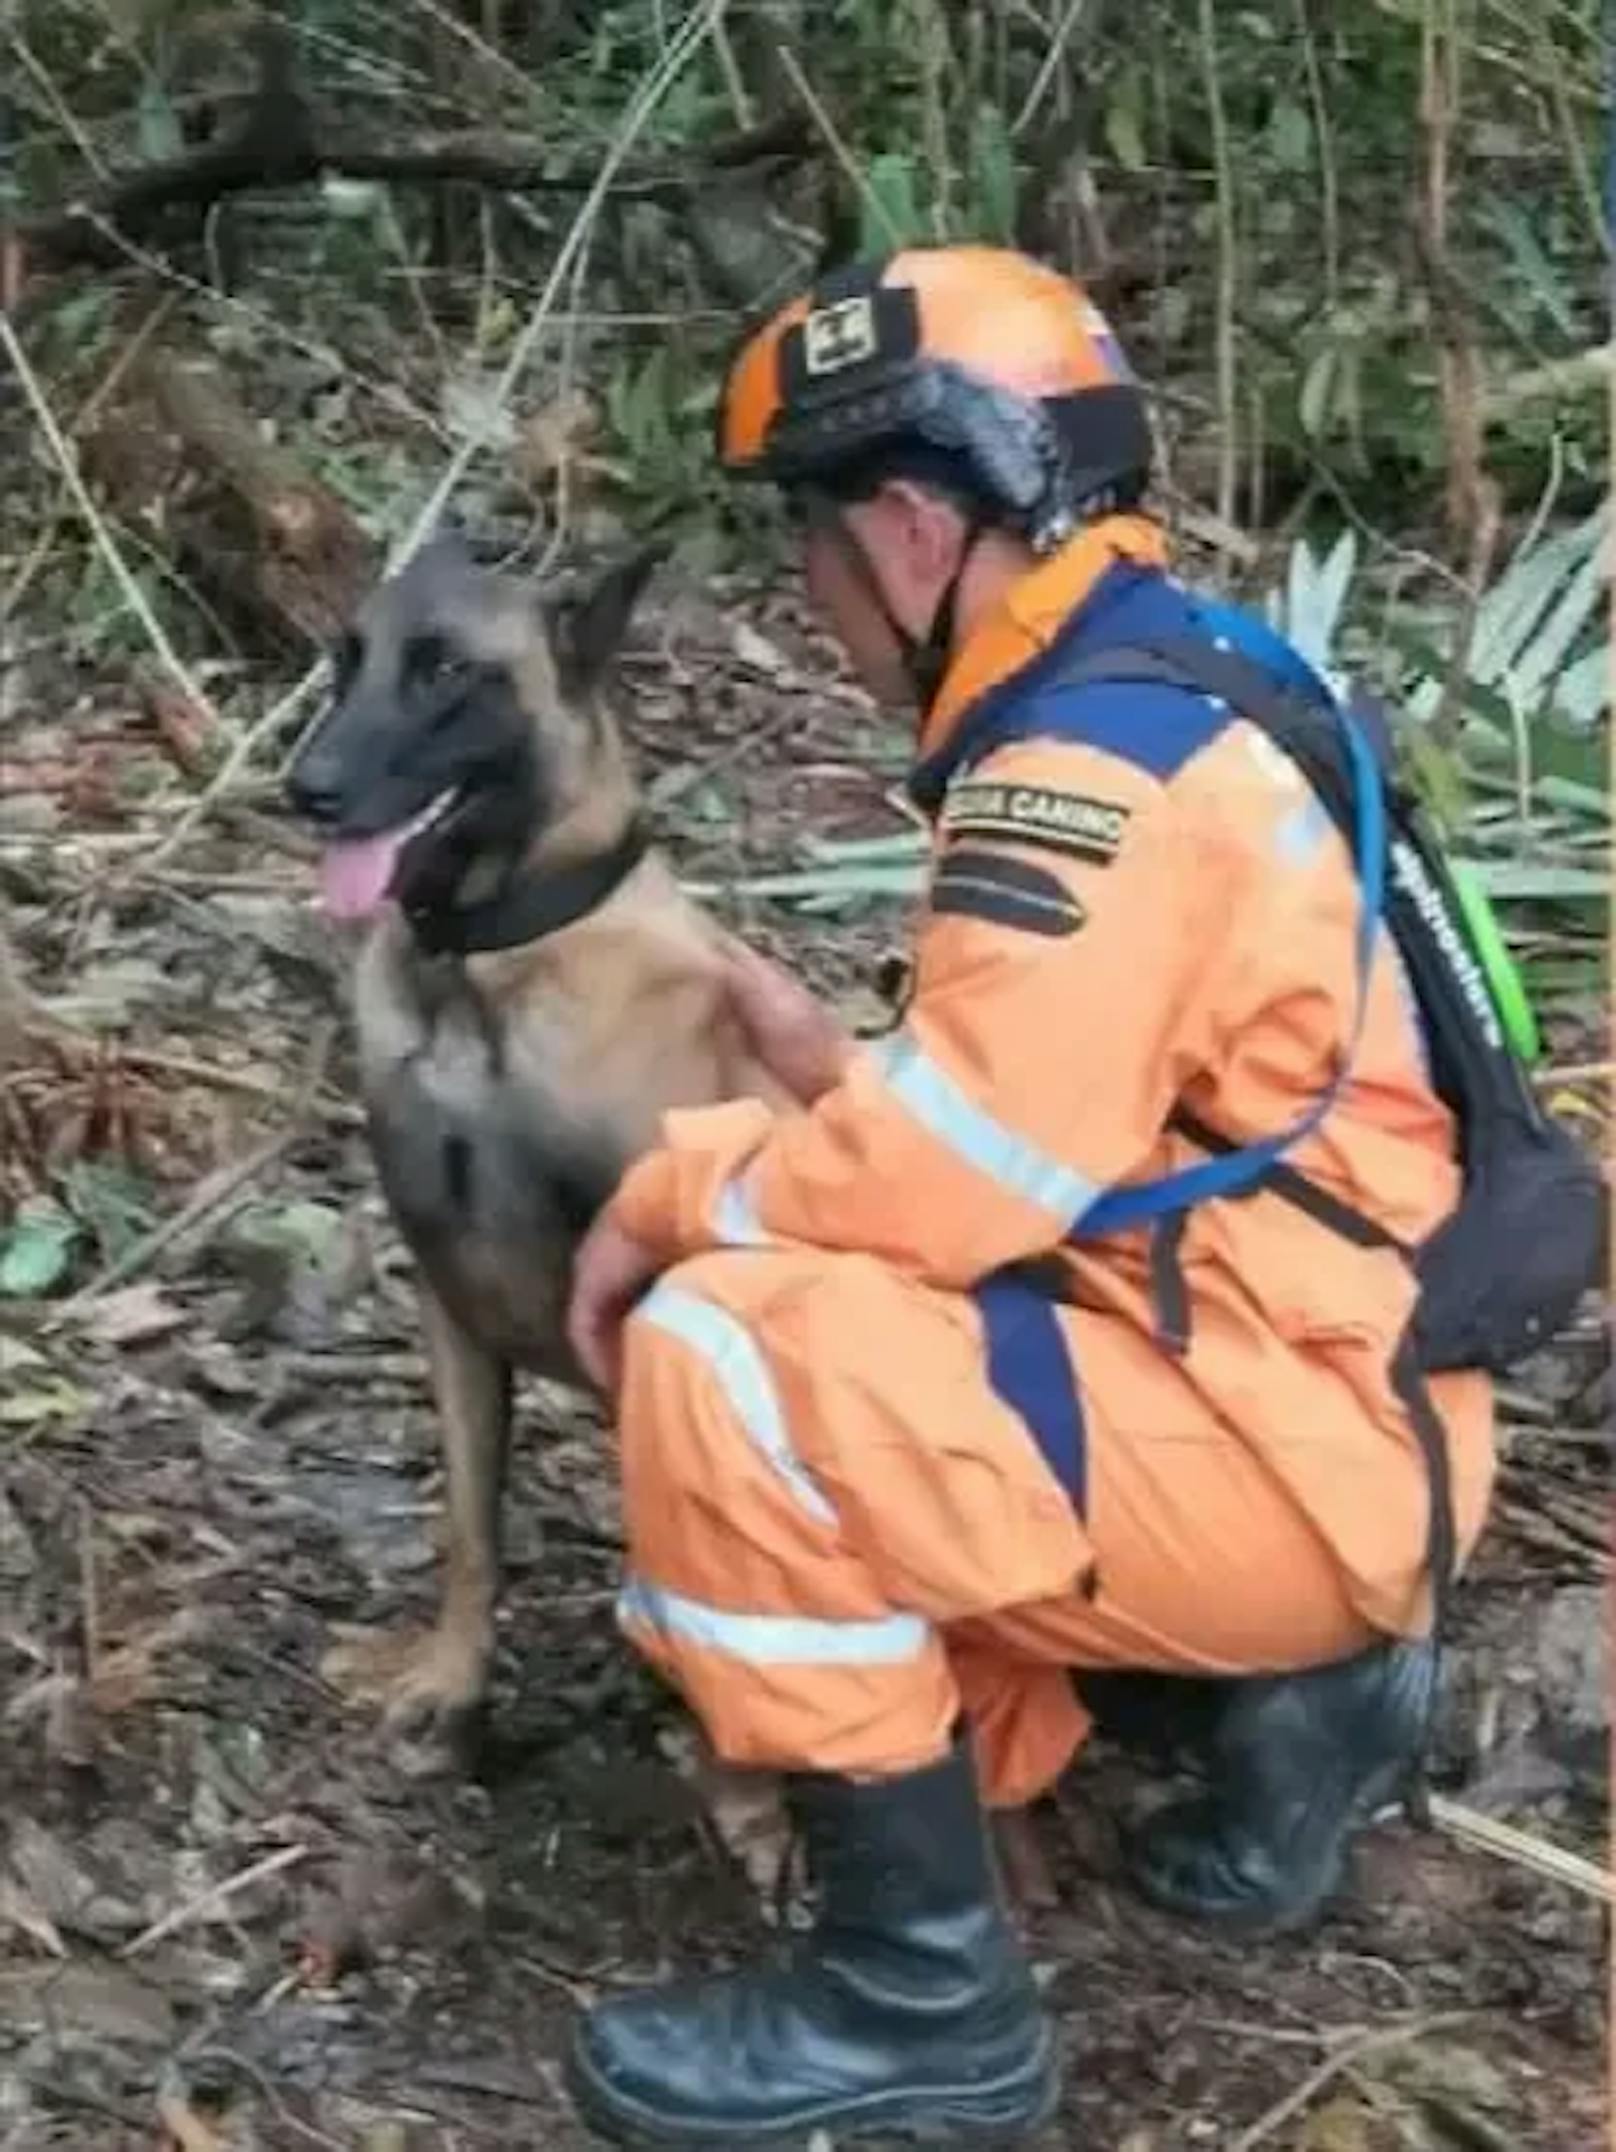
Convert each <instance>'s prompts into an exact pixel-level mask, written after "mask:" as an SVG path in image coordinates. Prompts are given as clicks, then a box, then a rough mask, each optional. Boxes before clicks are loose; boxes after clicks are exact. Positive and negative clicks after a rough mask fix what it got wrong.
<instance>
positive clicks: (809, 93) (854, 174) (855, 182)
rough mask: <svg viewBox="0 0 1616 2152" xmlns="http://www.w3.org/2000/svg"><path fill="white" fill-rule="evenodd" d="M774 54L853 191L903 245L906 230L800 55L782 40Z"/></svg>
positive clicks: (883, 229)
mask: <svg viewBox="0 0 1616 2152" xmlns="http://www.w3.org/2000/svg"><path fill="white" fill-rule="evenodd" d="M775 57H776V58H777V59H778V61H779V62H780V65H781V67H782V68H783V69H784V70H785V73H786V74H787V75H788V76H789V77H790V80H791V87H792V88H793V89H794V90H795V91H796V93H797V95H798V96H799V97H800V98H801V99H802V108H803V110H804V111H805V112H806V113H807V115H808V117H809V118H810V119H811V120H812V121H813V123H814V125H815V126H816V127H817V128H818V129H819V131H820V133H821V134H822V135H823V136H824V138H825V147H826V148H827V149H828V150H829V151H830V153H831V155H832V156H833V157H834V158H835V159H836V162H837V163H838V164H839V165H840V166H841V168H842V170H843V172H844V173H845V174H846V175H847V178H848V181H849V183H850V184H851V186H852V188H853V190H854V192H855V193H856V194H857V196H858V198H859V200H860V201H861V202H862V203H863V204H864V206H865V208H866V209H867V210H868V211H869V213H870V215H871V216H872V217H874V219H875V220H876V222H877V223H878V224H879V225H880V227H881V229H882V231H884V232H885V233H886V235H887V237H888V239H890V240H891V242H892V244H893V245H894V246H900V245H901V244H902V242H903V234H902V233H901V232H900V231H899V230H898V227H897V226H896V225H895V224H894V223H893V221H892V219H891V217H890V216H889V215H888V214H887V205H886V204H885V202H883V201H882V199H881V197H880V195H878V194H877V193H876V191H875V189H874V188H873V187H872V186H871V185H870V183H869V181H868V180H867V179H866V178H865V176H864V173H863V171H862V170H861V168H860V166H859V161H858V159H857V158H856V157H855V156H854V155H853V152H852V151H851V150H850V149H849V148H848V146H847V143H846V142H845V140H844V139H843V137H842V133H841V130H840V128H839V127H838V126H837V125H836V122H835V121H834V120H833V119H832V118H831V116H830V113H829V112H828V111H827V110H826V108H825V104H824V101H823V100H822V99H821V97H820V95H819V92H818V91H817V90H816V89H815V88H814V86H813V84H812V83H811V82H810V81H809V80H808V77H807V76H806V75H805V74H804V73H803V67H802V62H801V61H800V60H799V59H798V58H797V55H796V54H795V53H794V52H793V51H792V49H791V47H790V46H789V45H786V44H782V45H780V46H778V47H777V48H776V52H775Z"/></svg>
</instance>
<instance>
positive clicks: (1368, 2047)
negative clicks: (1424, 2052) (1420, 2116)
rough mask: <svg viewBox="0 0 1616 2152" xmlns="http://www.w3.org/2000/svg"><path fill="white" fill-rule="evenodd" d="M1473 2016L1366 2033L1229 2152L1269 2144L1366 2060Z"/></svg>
mask: <svg viewBox="0 0 1616 2152" xmlns="http://www.w3.org/2000/svg"><path fill="white" fill-rule="evenodd" d="M1473 2015H1474V2013H1473V2012H1472V2011H1469V2010H1443V2011H1439V2012H1437V2014H1436V2015H1435V2016H1433V2017H1422V2018H1415V2019H1414V2020H1413V2021H1412V2022H1411V2023H1409V2024H1406V2025H1386V2026H1382V2027H1381V2028H1380V2029H1379V2030H1378V2031H1376V2032H1366V2033H1364V2034H1363V2035H1362V2036H1361V2037H1360V2038H1359V2039H1356V2040H1349V2041H1346V2042H1344V2043H1343V2044H1342V2045H1341V2046H1340V2047H1338V2048H1336V2050H1335V2051H1334V2053H1333V2054H1329V2055H1326V2056H1325V2058H1324V2060H1323V2061H1322V2062H1321V2063H1320V2064H1319V2066H1318V2068H1317V2069H1315V2070H1310V2071H1309V2072H1308V2074H1307V2076H1306V2077H1304V2078H1303V2080H1302V2082H1301V2083H1300V2084H1299V2085H1298V2086H1297V2087H1296V2089H1295V2090H1294V2091H1293V2092H1287V2093H1286V2095H1285V2097H1284V2098H1283V2099H1282V2100H1276V2101H1275V2102H1274V2104H1273V2106H1272V2107H1270V2108H1269V2109H1268V2111H1267V2113H1266V2114H1263V2115H1260V2116H1259V2117H1258V2118H1257V2120H1256V2121H1255V2122H1254V2123H1253V2124H1252V2125H1251V2127H1250V2129H1247V2130H1242V2131H1241V2133H1240V2135H1239V2136H1238V2137H1236V2138H1235V2139H1234V2140H1233V2141H1232V2142H1231V2144H1230V2146H1229V2152H1255V2147H1256V2146H1258V2145H1260V2144H1266V2143H1267V2142H1268V2140H1269V2138H1270V2137H1272V2136H1274V2135H1275V2134H1276V2132H1277V2131H1279V2130H1282V2129H1283V2128H1284V2126H1285V2124H1286V2123H1287V2122H1289V2121H1290V2119H1291V2117H1292V2116H1293V2115H1299V2114H1300V2113H1301V2112H1302V2110H1303V2109H1304V2108H1305V2107H1308V2106H1310V2105H1311V2104H1312V2102H1313V2101H1314V2100H1315V2099H1316V2098H1317V2097H1318V2095H1319V2094H1320V2093H1321V2092H1322V2091H1323V2090H1324V2088H1325V2086H1326V2085H1328V2084H1331V2083H1333V2081H1334V2080H1335V2079H1336V2078H1338V2077H1340V2076H1341V2075H1342V2073H1343V2072H1344V2071H1347V2070H1350V2069H1351V2068H1352V2067H1353V2065H1354V2064H1355V2063H1359V2062H1362V2061H1363V2060H1364V2059H1365V2057H1366V2056H1369V2055H1376V2054H1380V2053H1383V2052H1384V2051H1385V2050H1386V2049H1387V2048H1392V2047H1405V2046H1406V2045H1407V2044H1408V2042H1409V2041H1410V2040H1423V2039H1424V2038H1425V2036H1426V2034H1427V2033H1432V2032H1440V2031H1441V2030H1442V2029H1443V2028H1444V2027H1445V2026H1449V2025H1461V2024H1463V2023H1464V2022H1465V2021H1466V2020H1467V2019H1468V2018H1470V2017H1471V2016H1473Z"/></svg>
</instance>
